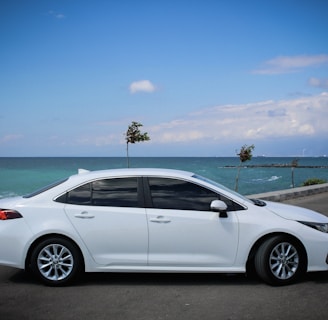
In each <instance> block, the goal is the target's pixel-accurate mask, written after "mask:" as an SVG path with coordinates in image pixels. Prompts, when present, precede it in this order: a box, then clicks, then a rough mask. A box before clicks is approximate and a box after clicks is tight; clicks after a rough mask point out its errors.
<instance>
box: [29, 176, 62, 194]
mask: <svg viewBox="0 0 328 320" xmlns="http://www.w3.org/2000/svg"><path fill="white" fill-rule="evenodd" d="M67 180H68V178H65V179H62V180H59V181H56V182H53V183H51V184H49V185H47V186H45V187H42V188H41V189H38V190H36V191H34V192H32V193H29V194H26V195H25V196H23V198H32V197H35V196H37V195H38V194H40V193H42V192H45V191H47V190H50V189H52V188H54V187H57V186H59V185H60V184H62V183H64V182H65V181H67Z"/></svg>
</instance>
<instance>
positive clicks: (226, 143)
mask: <svg viewBox="0 0 328 320" xmlns="http://www.w3.org/2000/svg"><path fill="white" fill-rule="evenodd" d="M327 13H328V1H327V0H306V1H305V0H273V1H272V0H268V1H263V0H260V1H257V0H249V1H244V0H229V1H225V0H222V1H221V0H188V1H187V0H156V1H154V0H153V1H150V0H134V1H133V0H115V1H114V0H107V1H105V0H103V1H101V0H93V1H86V0H29V1H26V0H2V1H1V2H0V39H1V44H0V48H1V50H0V156H1V157H33V156H68V157H74V156H75V157H77V156H97V157H98V156H104V157H107V156H108V157H112V156H125V155H126V141H125V135H124V134H125V132H126V130H127V128H128V126H129V125H130V124H131V122H132V121H137V122H139V123H141V124H143V127H141V132H142V133H143V132H147V133H148V135H149V137H150V141H148V142H142V143H138V144H133V145H130V146H129V153H130V156H147V157H148V156H151V157H156V156H170V157H171V156H202V157H203V156H205V157H206V156H208V157H212V156H235V155H236V153H237V152H238V150H240V148H241V147H242V146H243V145H252V144H254V145H255V150H254V152H253V153H254V155H261V156H262V155H265V156H322V155H328V125H327V123H326V122H327V120H328V39H327V34H328V19H327Z"/></svg>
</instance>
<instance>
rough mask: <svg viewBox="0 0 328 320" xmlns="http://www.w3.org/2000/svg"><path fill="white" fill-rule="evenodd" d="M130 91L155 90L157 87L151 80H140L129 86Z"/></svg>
mask: <svg viewBox="0 0 328 320" xmlns="http://www.w3.org/2000/svg"><path fill="white" fill-rule="evenodd" d="M129 90H130V93H132V94H134V93H137V92H148V93H151V92H154V91H155V90H156V87H155V86H154V85H153V84H152V83H151V82H150V81H149V80H139V81H135V82H132V83H131V84H130V86H129Z"/></svg>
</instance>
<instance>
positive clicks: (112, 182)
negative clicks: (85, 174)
mask: <svg viewBox="0 0 328 320" xmlns="http://www.w3.org/2000/svg"><path fill="white" fill-rule="evenodd" d="M56 201H58V202H64V203H69V204H76V205H93V206H108V207H139V206H140V205H139V201H138V179H137V178H136V177H135V178H133V177H131V178H117V179H104V180H97V181H93V182H90V183H87V184H84V185H82V186H79V187H77V188H75V189H73V190H71V191H69V192H67V193H66V194H65V195H63V196H61V197H59V198H58V199H57V200H56Z"/></svg>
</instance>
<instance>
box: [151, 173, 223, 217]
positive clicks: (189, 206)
mask: <svg viewBox="0 0 328 320" xmlns="http://www.w3.org/2000/svg"><path fill="white" fill-rule="evenodd" d="M149 187H150V193H151V197H152V202H153V207H154V208H158V209H178V210H200V211H209V210H210V205H211V202H212V201H213V200H217V199H218V195H217V194H216V193H215V192H213V191H211V190H208V189H206V188H203V187H201V186H198V185H196V184H193V183H190V182H186V181H182V180H177V179H168V178H149Z"/></svg>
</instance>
